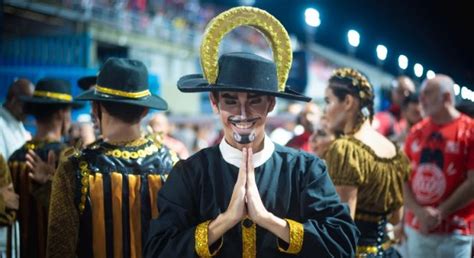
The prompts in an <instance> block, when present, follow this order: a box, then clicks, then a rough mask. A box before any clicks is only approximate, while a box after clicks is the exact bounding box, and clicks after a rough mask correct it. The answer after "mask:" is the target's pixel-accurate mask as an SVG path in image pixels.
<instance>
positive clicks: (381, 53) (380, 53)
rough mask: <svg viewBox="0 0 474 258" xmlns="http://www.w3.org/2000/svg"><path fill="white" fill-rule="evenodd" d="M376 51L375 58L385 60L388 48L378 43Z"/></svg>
mask: <svg viewBox="0 0 474 258" xmlns="http://www.w3.org/2000/svg"><path fill="white" fill-rule="evenodd" d="M376 51H377V58H378V59H379V60H380V61H385V59H387V53H388V50H387V48H386V47H385V46H384V45H378V46H377V49H376Z"/></svg>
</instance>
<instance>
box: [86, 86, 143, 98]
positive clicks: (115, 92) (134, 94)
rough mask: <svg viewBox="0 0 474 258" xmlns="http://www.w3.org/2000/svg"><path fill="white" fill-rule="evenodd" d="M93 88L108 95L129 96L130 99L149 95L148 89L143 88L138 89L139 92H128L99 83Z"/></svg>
mask: <svg viewBox="0 0 474 258" xmlns="http://www.w3.org/2000/svg"><path fill="white" fill-rule="evenodd" d="M95 90H96V91H97V92H100V93H105V94H108V95H114V96H119V97H125V98H131V99H139V98H143V97H147V96H150V95H151V93H150V91H149V90H144V91H139V92H128V91H122V90H115V89H110V88H106V87H102V86H99V85H96V86H95Z"/></svg>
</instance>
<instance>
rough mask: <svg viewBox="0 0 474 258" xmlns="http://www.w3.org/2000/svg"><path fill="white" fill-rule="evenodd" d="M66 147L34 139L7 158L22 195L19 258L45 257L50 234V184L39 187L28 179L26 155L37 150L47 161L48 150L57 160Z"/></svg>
mask: <svg viewBox="0 0 474 258" xmlns="http://www.w3.org/2000/svg"><path fill="white" fill-rule="evenodd" d="M64 148H65V145H64V144H62V143H60V142H57V141H46V140H31V141H27V142H26V143H25V144H24V145H23V146H22V147H21V148H20V149H18V150H16V151H15V152H14V153H13V154H12V155H11V156H10V158H9V159H8V166H9V168H10V172H11V175H12V180H13V187H14V188H15V191H16V192H17V193H18V195H20V207H19V210H18V216H17V217H18V222H19V224H20V257H24V258H43V257H46V237H47V232H48V208H49V207H48V205H49V197H50V193H51V182H47V183H45V184H38V183H36V182H35V181H33V180H31V179H30V177H29V176H28V173H29V171H28V169H27V167H26V153H27V152H28V150H34V151H35V153H36V154H37V155H38V156H39V157H40V158H41V159H42V160H43V161H47V160H48V153H49V151H53V152H54V153H55V154H56V156H57V157H59V153H60V152H61V150H63V149H64Z"/></svg>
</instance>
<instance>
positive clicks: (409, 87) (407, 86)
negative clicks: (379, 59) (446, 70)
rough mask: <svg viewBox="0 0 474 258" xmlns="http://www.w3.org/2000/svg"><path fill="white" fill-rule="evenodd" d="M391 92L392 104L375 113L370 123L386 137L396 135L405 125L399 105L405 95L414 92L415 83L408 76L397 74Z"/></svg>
mask: <svg viewBox="0 0 474 258" xmlns="http://www.w3.org/2000/svg"><path fill="white" fill-rule="evenodd" d="M391 93H392V94H391V101H392V104H391V105H390V107H389V109H388V111H382V112H378V113H377V114H375V116H374V121H373V123H372V124H373V126H374V127H375V129H377V131H379V133H381V134H382V135H384V136H386V137H393V136H394V135H398V134H400V132H401V131H402V130H403V128H405V127H406V123H405V120H404V117H403V116H402V112H401V106H402V104H403V100H404V99H405V98H406V97H408V96H409V95H410V94H412V93H415V84H414V83H413V81H412V80H411V79H410V78H409V77H407V76H399V77H397V78H396V79H395V80H394V81H393V82H392V91H391Z"/></svg>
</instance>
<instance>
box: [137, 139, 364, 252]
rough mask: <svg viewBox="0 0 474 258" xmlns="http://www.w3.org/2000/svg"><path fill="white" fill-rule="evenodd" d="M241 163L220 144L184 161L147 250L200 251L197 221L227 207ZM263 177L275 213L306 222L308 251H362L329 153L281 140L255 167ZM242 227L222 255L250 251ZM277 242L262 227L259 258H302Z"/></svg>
mask: <svg viewBox="0 0 474 258" xmlns="http://www.w3.org/2000/svg"><path fill="white" fill-rule="evenodd" d="M238 170H239V169H238V168H237V167H235V166H233V165H231V164H229V163H227V162H226V161H225V160H224V159H223V157H222V155H221V152H220V150H219V147H218V146H214V147H211V148H207V149H204V150H202V151H200V152H198V153H196V154H195V155H193V156H192V157H190V158H189V159H188V160H185V161H180V162H178V163H177V164H176V166H175V167H174V168H173V170H172V172H171V173H170V175H169V177H168V180H167V182H166V184H165V185H164V187H163V188H162V190H161V191H160V192H159V194H158V206H159V211H160V216H159V218H158V219H156V220H154V221H152V222H151V224H150V231H149V237H148V242H147V244H146V246H145V249H144V257H150V258H151V257H196V256H197V254H196V252H195V246H194V245H195V240H194V234H195V229H196V226H197V225H198V224H200V223H202V222H204V221H207V220H213V219H215V218H216V217H217V216H218V215H219V214H220V213H223V212H225V210H226V209H227V207H228V206H229V202H230V199H231V196H232V191H233V188H234V185H235V183H236V181H237V175H238ZM255 177H256V178H255V179H256V183H257V186H258V189H259V192H260V196H261V199H262V202H263V204H264V206H265V207H266V209H267V210H268V211H269V212H271V213H273V214H274V215H276V216H278V217H280V218H282V219H285V218H288V219H292V220H295V221H297V222H300V223H302V224H303V227H304V238H303V246H302V249H301V251H300V253H299V254H298V255H299V256H300V257H352V256H354V253H355V249H356V243H357V238H358V235H359V232H358V230H357V228H356V226H355V225H354V222H353V221H352V219H351V217H350V214H349V209H348V207H347V206H346V205H344V204H342V203H341V202H340V200H339V197H338V196H337V193H336V191H335V188H334V186H333V184H332V182H331V180H330V178H329V176H328V173H327V170H326V165H325V164H324V162H323V161H322V160H320V159H319V158H317V157H315V156H313V155H311V154H308V153H305V152H301V151H297V150H294V149H291V148H287V147H283V146H280V145H275V151H274V152H273V154H272V156H271V157H270V159H268V160H267V161H266V162H265V163H264V164H263V165H261V166H259V167H256V168H255ZM241 228H242V226H241V224H240V223H238V224H237V225H236V226H234V227H233V228H232V229H230V230H229V231H227V232H226V233H225V234H224V236H223V244H222V247H221V249H220V250H219V251H218V253H217V254H216V257H242V229H241ZM218 242H219V240H218V241H217V242H216V243H218ZM277 242H278V241H277V237H276V236H275V235H274V234H272V233H271V232H269V231H267V230H266V229H263V228H261V227H259V226H257V234H256V254H257V255H256V256H257V257H294V256H293V255H290V254H286V253H283V252H280V251H279V250H278V246H277ZM279 242H280V243H281V242H283V241H281V240H280V241H279Z"/></svg>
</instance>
